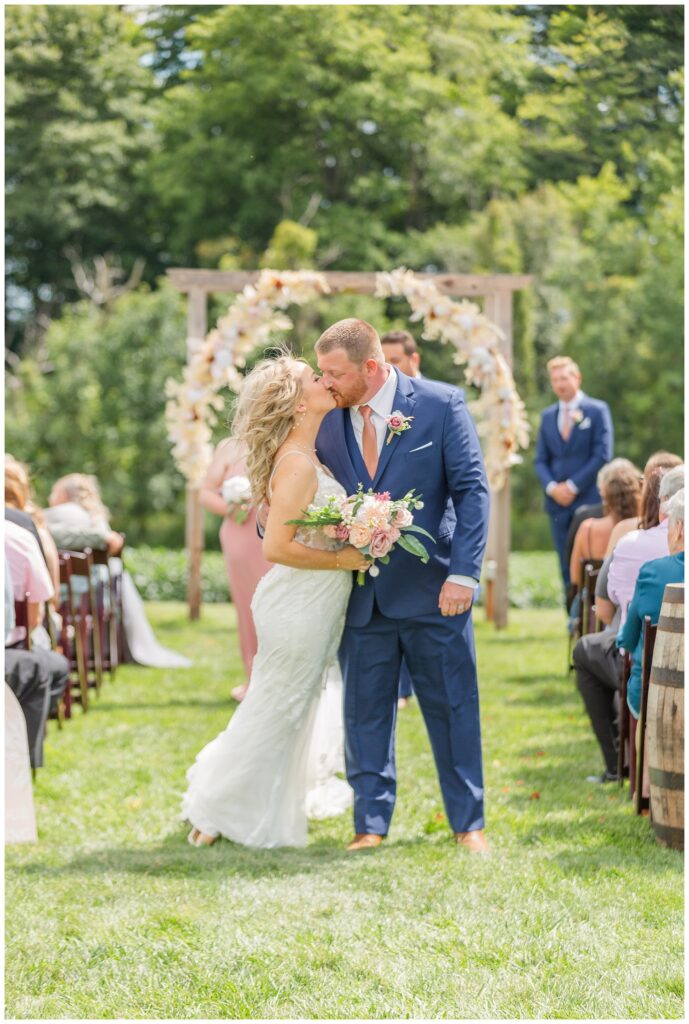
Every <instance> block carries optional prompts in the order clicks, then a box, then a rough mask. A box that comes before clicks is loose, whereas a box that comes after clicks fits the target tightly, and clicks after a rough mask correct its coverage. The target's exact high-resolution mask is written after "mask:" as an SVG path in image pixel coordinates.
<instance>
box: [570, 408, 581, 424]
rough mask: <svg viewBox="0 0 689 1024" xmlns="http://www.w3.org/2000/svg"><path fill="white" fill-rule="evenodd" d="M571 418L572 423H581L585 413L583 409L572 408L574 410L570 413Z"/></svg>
mask: <svg viewBox="0 0 689 1024" xmlns="http://www.w3.org/2000/svg"><path fill="white" fill-rule="evenodd" d="M569 418H570V419H571V421H572V423H573V424H574V425H575V426H576V425H577V424H578V423H581V421H582V420H583V418H584V414H583V412H582V411H581V409H572V411H571V412H570V414H569Z"/></svg>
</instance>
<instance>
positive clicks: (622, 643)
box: [616, 489, 684, 719]
mask: <svg viewBox="0 0 689 1024" xmlns="http://www.w3.org/2000/svg"><path fill="white" fill-rule="evenodd" d="M667 512H668V517H669V526H668V547H669V549H670V554H669V555H668V556H667V557H665V558H654V559H653V560H652V561H650V562H645V563H644V565H642V566H641V571H640V572H639V578H638V579H637V581H636V587H635V589H634V596H633V598H632V600H631V604H630V605H629V611H628V612H627V619H626V622H625V624H624V626H623V628H622V629H621V630H620V632H619V633H618V635H617V640H616V643H617V646H618V647H621V648H624V650H626V651H630V652H631V655H632V671H631V675H630V678H629V682H628V684H627V704H628V705H629V710H630V711H631V713H632V714H633V715H634V717H635V718H637V719H638V717H639V711H640V702H641V658H642V649H643V625H644V617H645V616H646V615H650V616H651V622H652V623H653V624H654V625H655V624H656V623H657V622H658V618H659V616H660V608H661V605H662V603H663V594H664V592H665V587H666V584H668V583H684V489H682V490H681V491H678V492H677V493H676V494H675V495H674V497H673V498H671V499H670V501H669V502H668V507H667Z"/></svg>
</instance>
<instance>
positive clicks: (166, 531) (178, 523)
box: [6, 285, 185, 544]
mask: <svg viewBox="0 0 689 1024" xmlns="http://www.w3.org/2000/svg"><path fill="white" fill-rule="evenodd" d="M184 339H185V316H184V309H183V300H182V297H181V296H180V295H179V293H178V292H176V291H175V290H174V289H172V288H171V287H170V286H168V285H161V287H159V288H158V289H157V290H156V291H154V292H150V291H148V289H146V288H141V289H140V290H139V291H138V292H132V293H130V294H128V295H125V296H123V297H122V298H120V299H118V300H117V302H115V304H114V306H113V308H112V310H111V311H110V312H105V311H103V310H100V309H97V308H96V307H95V306H94V305H93V304H92V303H87V302H81V303H78V304H76V305H74V306H72V307H70V308H69V309H66V310H65V313H64V315H63V317H62V318H61V319H60V320H56V321H54V322H53V323H52V324H51V326H50V328H49V330H48V332H47V334H46V338H45V346H44V359H45V362H44V363H43V364H42V365H41V364H39V363H38V361H37V360H36V359H34V358H25V359H23V360H22V361H21V364H20V366H19V369H18V372H17V373H16V374H14V375H12V376H10V377H9V378H8V382H7V383H8V387H7V426H6V446H7V450H8V451H10V452H12V454H13V455H14V456H15V457H16V458H19V459H22V460H25V461H26V462H28V463H29V465H30V466H31V468H32V471H33V473H34V476H35V480H36V487H37V494H38V497H39V499H40V500H41V501H45V499H46V497H47V494H48V492H49V490H50V487H51V485H52V483H53V481H54V480H55V479H57V477H59V476H62V475H63V474H64V473H73V472H83V473H94V474H95V475H96V476H97V477H98V479H99V481H100V483H101V486H102V489H103V496H104V499H105V502H106V504H107V505H108V507H109V508H110V510H111V512H112V518H113V523H114V525H115V526H116V527H117V528H119V529H122V530H125V531H126V533H127V535H128V538H129V540H130V541H132V542H137V541H145V540H147V539H149V538H150V537H153V536H155V538H156V539H158V540H159V541H162V540H165V539H167V540H168V541H174V542H176V543H177V544H181V543H183V536H184V535H183V531H182V520H181V516H180V509H181V505H182V504H183V503H182V500H181V496H182V493H183V490H184V481H183V479H182V478H181V477H180V475H179V473H178V472H177V470H176V469H175V466H174V463H173V461H172V458H171V455H170V445H169V443H168V440H167V435H166V429H165V419H164V410H165V390H164V388H165V380H166V379H167V377H169V376H179V375H180V373H181V370H182V366H183V364H184V360H185V351H184V347H185V341H184Z"/></svg>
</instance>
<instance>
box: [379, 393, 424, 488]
mask: <svg viewBox="0 0 689 1024" xmlns="http://www.w3.org/2000/svg"><path fill="white" fill-rule="evenodd" d="M415 405H416V400H415V398H414V385H413V383H412V380H411V377H406V376H405V375H404V374H403V373H398V374H397V391H396V392H395V401H394V404H393V407H392V411H393V412H397V411H399V412H401V413H402V415H403V416H413V415H414V406H415ZM413 430H414V424H413V423H412V425H411V429H410V430H405V431H404V432H403V433H402V434H398V435H395V434H393V436H392V439H391V441H390V444H388V443H387V440H388V437H389V436H390V431H389V430H387V429H386V431H385V440H384V441H383V448H382V451H381V453H380V458H379V459H378V468H377V469H376V475H375V477H374V480H373V488H374V490H375V489H376V488H377V486H378V482H379V480H380V478H381V477H382V475H383V473H384V472H385V470H386V469H387V466H388V463H389V462H390V459H391V458H392V456H393V455H394V454H395V452H398V451H406V450H408V448H409V446H410V445H411V439H410V438H408V436H407V435H409V434H412V433H413Z"/></svg>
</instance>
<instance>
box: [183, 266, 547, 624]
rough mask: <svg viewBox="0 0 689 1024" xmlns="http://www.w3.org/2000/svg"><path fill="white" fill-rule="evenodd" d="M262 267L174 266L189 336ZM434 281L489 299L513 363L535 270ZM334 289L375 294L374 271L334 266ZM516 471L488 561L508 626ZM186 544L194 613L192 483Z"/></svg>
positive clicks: (498, 496) (196, 515) (451, 291)
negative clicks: (522, 304)
mask: <svg viewBox="0 0 689 1024" xmlns="http://www.w3.org/2000/svg"><path fill="white" fill-rule="evenodd" d="M260 273H261V272H260V271H258V270H227V271H226V270H183V269H176V270H168V272H167V277H168V279H169V280H170V282H171V284H172V285H173V287H175V288H177V290H178V291H180V292H185V293H186V294H187V295H188V296H189V308H188V317H187V337H188V339H189V341H195V340H203V338H204V337H205V335H206V331H207V299H208V295H209V294H212V293H213V292H241V291H242V289H243V288H244V287H245V286H246V285H247V284H252V283H253V282H254V281H256V280H257V278H258V276H259V274H260ZM417 276H418V277H427V278H430V279H432V280H433V281H434V283H435V284H436V285H437V286H438V288H439V289H440V290H441V291H444V292H446V294H448V295H451V296H453V297H454V298H472V299H483V300H484V312H485V314H486V316H487V317H488V318H489V319H490V320H492V322H493V323H494V324H496V325H497V326H498V327H499V328H500V329H501V330H502V332H503V335H504V340H503V342H502V343H501V351H502V354H503V356H504V357H505V359H506V360H507V363H508V364H509V366H510V367H511V366H512V295H513V293H514V292H515V291H520V290H521V289H522V288H527V287H528V286H529V285H530V284H531V282H532V281H533V277H532V276H531V275H530V274H419V275H417ZM323 277H324V278H325V279H326V281H327V282H328V286H329V288H330V290H331V292H345V293H347V292H349V293H350V294H355V295H373V294H374V292H375V289H376V274H375V273H374V272H364V273H359V272H354V271H352V272H350V271H331V272H325V273H323ZM510 511H511V509H510V474H509V473H508V474H507V479H506V481H505V485H504V486H503V487H502V488H501V489H500V490H499V491H493V492H492V494H491V516H490V528H489V535H488V546H487V548H486V565H487V566H489V567H490V570H491V575H493V576H494V581H493V582H492V583H491V584H490V590H491V595H490V596H491V601H490V607H489V608H488V609H487V610H488V617H489V618H491V619H492V620H493V621H494V622H495V625H496V627H497V628H498V629H501V628H503V627H505V626H506V625H507V609H508V594H507V585H508V562H509V554H510V537H511V519H510ZM186 547H187V554H188V558H189V580H188V585H187V600H188V603H189V616H190V618H192V619H198V618H199V615H200V613H201V557H202V552H203V510H202V508H201V503H200V500H199V492H198V488H194V487H190V486H187V522H186Z"/></svg>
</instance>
